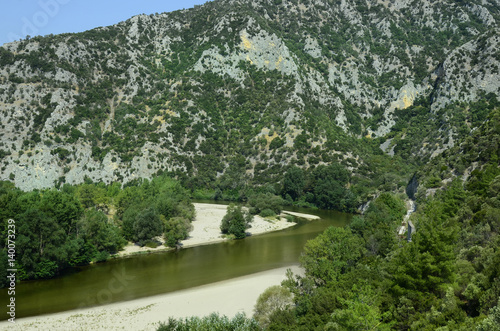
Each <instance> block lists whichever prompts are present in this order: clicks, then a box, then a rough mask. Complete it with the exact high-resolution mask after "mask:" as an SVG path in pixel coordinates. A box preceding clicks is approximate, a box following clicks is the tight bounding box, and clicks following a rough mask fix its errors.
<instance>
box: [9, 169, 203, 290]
mask: <svg viewBox="0 0 500 331" xmlns="http://www.w3.org/2000/svg"><path fill="white" fill-rule="evenodd" d="M0 219H1V222H2V224H1V225H0V245H1V246H0V247H1V248H0V254H1V258H0V262H1V263H2V268H1V269H2V270H7V269H8V267H7V262H8V259H7V240H6V238H7V235H8V231H7V229H8V220H9V219H12V220H14V222H15V223H14V224H15V228H16V253H15V257H14V260H15V261H16V269H17V270H18V277H19V279H20V280H27V279H40V278H52V277H54V276H56V275H58V274H59V272H60V271H61V270H63V269H65V268H67V267H71V266H81V265H86V264H89V263H91V262H101V261H105V260H106V259H107V258H108V257H109V256H110V254H114V253H117V252H118V251H119V250H120V249H122V248H123V246H124V245H125V244H126V243H127V242H128V241H133V242H136V243H137V244H139V245H146V244H149V245H151V244H153V245H157V244H155V243H156V240H155V238H156V237H158V236H161V235H162V234H164V236H165V240H166V242H167V244H168V245H169V246H171V247H172V246H175V244H176V243H177V242H178V241H179V240H182V239H185V238H187V233H188V229H190V222H191V221H192V220H193V219H194V207H193V205H192V204H191V202H190V200H189V196H188V194H187V191H186V190H185V189H184V188H182V187H181V186H180V184H179V183H178V182H177V181H175V180H172V179H170V178H168V177H158V178H155V179H153V180H152V181H148V180H144V181H137V182H136V183H130V185H127V186H126V187H124V188H123V189H122V188H120V185H119V184H118V183H115V184H113V185H109V186H106V185H103V184H93V183H85V184H82V185H79V186H70V185H64V186H63V187H62V188H61V189H60V190H56V189H50V190H41V191H38V190H36V191H32V192H22V191H21V190H19V189H16V188H15V187H14V186H13V185H12V184H11V183H8V182H0ZM5 282H6V278H5V277H3V278H2V280H1V282H0V287H3V286H4V285H5V284H6V283H5Z"/></svg>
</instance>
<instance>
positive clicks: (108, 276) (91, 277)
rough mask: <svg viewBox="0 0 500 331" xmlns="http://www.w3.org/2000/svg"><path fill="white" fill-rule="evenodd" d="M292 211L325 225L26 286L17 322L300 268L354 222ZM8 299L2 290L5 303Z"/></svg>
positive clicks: (135, 259) (111, 264) (115, 263)
mask: <svg viewBox="0 0 500 331" xmlns="http://www.w3.org/2000/svg"><path fill="white" fill-rule="evenodd" d="M287 210H290V211H297V212H302V213H309V214H313V215H318V216H320V217H321V220H315V221H304V222H300V223H299V224H297V225H296V226H294V227H291V228H288V229H285V230H282V231H278V232H273V233H268V234H263V235H258V236H252V237H247V238H245V239H243V240H235V241H230V242H223V243H218V244H212V245H206V246H198V247H192V248H186V249H181V250H179V251H170V252H163V253H154V254H148V255H135V256H131V257H127V258H123V259H116V260H110V261H108V262H106V263H100V264H96V265H90V266H85V267H81V268H73V269H70V270H68V271H67V272H65V273H64V274H63V275H61V276H59V277H57V278H54V279H49V280H39V281H24V282H21V283H18V284H17V286H16V296H15V297H16V318H21V317H28V316H34V315H41V314H48V313H55V312H60V311H65V310H70V309H76V308H83V307H90V306H95V305H102V304H107V303H111V302H119V301H125V300H132V299H136V298H141V297H147V296H152V295H156V294H163V293H168V292H173V291H177V290H182V289H187V288H191V287H195V286H200V285H205V284H209V283H213V282H217V281H222V280H226V279H230V278H235V277H239V276H243V275H248V274H252V273H256V272H260V271H265V270H270V269H274V268H279V267H285V266H290V265H294V264H297V263H298V260H299V256H300V254H301V252H302V249H303V247H304V244H305V243H306V241H307V240H309V239H312V238H314V237H316V236H317V235H318V234H319V233H321V232H322V231H323V230H325V229H326V228H327V227H329V226H344V225H346V224H347V223H348V222H349V221H350V219H351V215H348V214H343V213H339V212H335V211H326V210H310V209H301V208H289V209H288V208H287ZM8 298H9V296H7V290H6V289H2V290H1V292H0V302H3V303H5V302H7V300H8ZM7 317H8V316H1V317H0V320H6V319H7Z"/></svg>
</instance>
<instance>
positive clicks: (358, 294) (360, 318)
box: [325, 285, 390, 330]
mask: <svg viewBox="0 0 500 331" xmlns="http://www.w3.org/2000/svg"><path fill="white" fill-rule="evenodd" d="M339 300H340V301H341V304H342V305H343V307H344V308H342V309H337V310H335V311H334V312H333V313H332V314H331V321H330V322H328V323H327V324H326V325H325V330H390V327H389V326H388V325H385V324H382V323H381V319H382V314H381V312H380V309H379V308H378V305H377V302H376V300H377V296H376V294H375V293H374V291H373V290H372V289H371V288H370V287H369V286H366V285H365V286H361V287H360V288H358V286H357V285H354V286H353V288H352V289H351V292H350V295H349V298H348V299H343V298H339Z"/></svg>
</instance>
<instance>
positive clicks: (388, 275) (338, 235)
mask: <svg viewBox="0 0 500 331" xmlns="http://www.w3.org/2000/svg"><path fill="white" fill-rule="evenodd" d="M499 156H500V110H499V109H496V110H494V111H492V112H490V113H489V115H487V116H486V120H485V121H484V123H483V124H482V125H481V126H480V128H479V129H478V130H475V131H474V133H473V134H471V135H470V136H469V137H467V138H466V139H464V141H463V143H462V144H460V145H459V146H456V147H454V148H452V149H450V150H448V151H447V152H445V153H443V154H442V155H440V156H438V157H436V158H434V159H433V160H432V161H431V162H429V163H428V164H426V165H424V166H423V167H422V168H421V169H420V170H419V171H418V172H417V173H416V175H415V176H416V178H418V180H419V181H420V183H421V184H420V185H419V189H418V191H417V194H416V201H417V203H418V208H417V210H416V211H415V212H414V213H413V214H412V215H411V220H412V221H413V222H414V223H415V224H416V227H417V230H416V233H414V234H413V236H412V240H411V241H407V240H406V237H398V236H397V228H398V226H399V225H400V224H401V221H402V219H403V216H404V215H405V214H406V208H405V205H404V202H403V200H402V199H401V195H394V194H392V193H383V194H381V195H379V196H378V198H377V199H375V200H374V201H373V202H372V203H371V204H370V205H369V207H368V209H367V210H366V212H365V213H364V214H363V215H358V216H356V217H355V218H354V219H353V220H352V222H351V223H350V224H349V225H348V226H347V227H345V228H334V227H331V228H329V229H327V230H326V231H325V232H324V233H322V234H321V235H319V236H318V237H317V238H315V239H313V240H311V241H309V242H308V243H307V245H306V246H305V248H304V252H303V254H302V256H301V260H300V262H301V266H302V267H303V268H304V269H305V276H303V277H300V276H295V275H293V274H291V273H289V274H288V278H287V280H285V281H284V282H283V283H282V285H281V289H280V290H279V291H277V290H276V289H273V290H272V291H270V292H269V293H266V292H267V291H266V292H264V293H263V294H262V295H261V297H260V298H259V301H258V302H257V304H256V307H255V315H254V316H253V318H249V317H246V318H243V317H242V316H237V317H235V318H234V319H233V320H230V319H228V318H226V317H220V316H217V315H212V316H210V317H207V318H205V319H201V320H200V319H184V320H182V319H181V320H175V319H170V320H169V321H168V322H165V323H164V324H162V326H161V327H160V328H159V329H158V330H188V329H189V327H190V326H192V325H203V327H206V328H210V327H214V326H215V325H223V326H224V327H223V329H225V330H233V329H236V327H235V325H241V328H240V329H243V330H258V329H261V328H264V329H266V330H464V331H465V330H499V325H500V323H499V322H500V308H499V307H500V283H499V281H500V249H499V247H500V236H499V231H500V167H499ZM471 166H473V168H474V170H473V171H471V172H470V173H468V172H467V173H464V171H463V170H462V171H460V170H457V169H470V168H471ZM450 169H453V170H450ZM450 174H451V175H450ZM450 177H452V178H450ZM270 290H271V289H270ZM292 296H293V300H292V301H290V297H292ZM260 307H267V309H260ZM257 321H258V323H257ZM195 322H196V323H198V324H193V323H195ZM236 323H237V324H236ZM256 323H257V324H256Z"/></svg>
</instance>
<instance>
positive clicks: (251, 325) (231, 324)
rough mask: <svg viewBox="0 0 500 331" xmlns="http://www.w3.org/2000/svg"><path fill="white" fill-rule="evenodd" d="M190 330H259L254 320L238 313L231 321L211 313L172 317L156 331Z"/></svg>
mask: <svg viewBox="0 0 500 331" xmlns="http://www.w3.org/2000/svg"><path fill="white" fill-rule="evenodd" d="M191 330H221V331H223V330H248V331H254V330H255V331H257V330H260V328H259V324H258V323H257V321H255V320H254V319H250V318H247V317H246V316H245V314H241V313H238V314H236V316H235V317H233V318H232V319H229V318H228V317H227V316H219V315H218V314H216V313H213V314H211V315H209V316H205V317H203V318H200V317H187V318H185V319H179V320H176V319H174V318H172V317H170V318H169V319H168V322H167V323H166V324H165V323H160V326H159V327H158V329H157V331H191Z"/></svg>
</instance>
